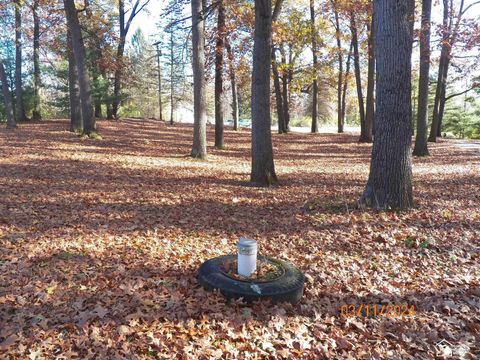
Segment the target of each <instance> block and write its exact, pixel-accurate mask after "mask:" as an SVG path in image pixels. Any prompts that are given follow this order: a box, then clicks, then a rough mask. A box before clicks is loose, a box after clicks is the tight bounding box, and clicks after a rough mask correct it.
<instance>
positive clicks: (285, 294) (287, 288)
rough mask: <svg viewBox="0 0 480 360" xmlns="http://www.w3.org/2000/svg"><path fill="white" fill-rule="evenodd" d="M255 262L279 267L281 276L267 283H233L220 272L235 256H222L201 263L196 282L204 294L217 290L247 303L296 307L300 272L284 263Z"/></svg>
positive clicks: (300, 277) (271, 259) (302, 281)
mask: <svg viewBox="0 0 480 360" xmlns="http://www.w3.org/2000/svg"><path fill="white" fill-rule="evenodd" d="M258 258H259V260H262V259H263V260H267V261H271V262H274V263H276V264H278V265H280V266H281V267H282V268H283V270H284V273H283V274H282V275H281V276H280V277H278V278H277V279H275V280H272V281H268V282H256V281H242V280H236V279H233V278H231V277H229V276H227V275H226V274H225V273H223V272H222V270H221V269H220V266H221V264H222V263H224V262H225V261H229V260H234V259H236V255H225V256H220V257H216V258H214V259H210V260H207V261H205V262H204V263H203V264H202V265H201V266H200V268H199V269H198V275H197V279H198V282H199V283H200V285H202V286H203V287H204V288H205V289H206V290H213V289H219V290H220V292H221V293H222V294H223V295H224V296H225V297H227V298H243V299H245V300H246V301H248V302H250V301H254V300H258V299H270V300H272V301H273V302H289V303H292V304H295V303H297V302H298V301H299V300H300V298H301V297H302V295H303V286H304V282H305V277H304V276H303V274H302V272H301V271H300V270H298V269H297V268H296V267H295V266H293V265H292V264H290V263H288V262H286V261H282V260H278V259H273V258H270V257H265V256H259V257H258Z"/></svg>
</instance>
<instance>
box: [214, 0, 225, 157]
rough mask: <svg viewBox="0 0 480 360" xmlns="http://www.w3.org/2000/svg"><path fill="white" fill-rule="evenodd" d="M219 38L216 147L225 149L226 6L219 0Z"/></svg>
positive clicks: (217, 45)
mask: <svg viewBox="0 0 480 360" xmlns="http://www.w3.org/2000/svg"><path fill="white" fill-rule="evenodd" d="M217 8H218V19H217V39H216V44H215V147H216V148H217V149H223V147H224V143H223V126H224V124H223V51H224V38H225V8H224V5H223V0H219V1H217Z"/></svg>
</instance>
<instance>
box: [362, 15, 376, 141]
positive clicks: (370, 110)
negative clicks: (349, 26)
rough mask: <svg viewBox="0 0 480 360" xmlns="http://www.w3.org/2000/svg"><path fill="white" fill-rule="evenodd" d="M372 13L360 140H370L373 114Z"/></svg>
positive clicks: (373, 52) (373, 59)
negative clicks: (363, 129)
mask: <svg viewBox="0 0 480 360" xmlns="http://www.w3.org/2000/svg"><path fill="white" fill-rule="evenodd" d="M373 19H374V16H373V13H372V20H371V23H370V24H368V25H367V31H368V76H367V111H366V113H365V133H364V134H363V135H364V138H363V139H361V140H360V141H362V142H369V143H370V142H372V130H373V122H374V116H375V104H374V102H375V99H374V92H375V42H374V39H373V36H374V34H373V27H374V23H373Z"/></svg>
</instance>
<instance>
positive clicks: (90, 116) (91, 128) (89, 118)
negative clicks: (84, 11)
mask: <svg viewBox="0 0 480 360" xmlns="http://www.w3.org/2000/svg"><path fill="white" fill-rule="evenodd" d="M63 3H64V6H65V14H66V17H67V23H68V28H69V30H70V33H71V37H72V48H73V55H74V58H75V65H76V68H77V74H78V85H79V88H80V100H81V106H82V119H83V134H84V135H87V136H89V135H91V134H92V133H94V132H95V130H96V129H95V125H96V124H95V117H94V113H93V105H92V91H91V88H90V79H89V75H88V70H87V66H86V54H85V46H84V43H83V37H82V32H81V28H80V22H79V21H78V14H77V10H76V8H75V2H74V0H63Z"/></svg>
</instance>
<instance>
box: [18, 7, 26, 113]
mask: <svg viewBox="0 0 480 360" xmlns="http://www.w3.org/2000/svg"><path fill="white" fill-rule="evenodd" d="M22 6H23V0H16V1H15V100H16V101H15V112H16V118H17V121H18V122H20V121H26V120H28V119H27V116H26V115H25V107H24V105H23V85H22Z"/></svg>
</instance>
